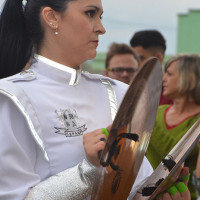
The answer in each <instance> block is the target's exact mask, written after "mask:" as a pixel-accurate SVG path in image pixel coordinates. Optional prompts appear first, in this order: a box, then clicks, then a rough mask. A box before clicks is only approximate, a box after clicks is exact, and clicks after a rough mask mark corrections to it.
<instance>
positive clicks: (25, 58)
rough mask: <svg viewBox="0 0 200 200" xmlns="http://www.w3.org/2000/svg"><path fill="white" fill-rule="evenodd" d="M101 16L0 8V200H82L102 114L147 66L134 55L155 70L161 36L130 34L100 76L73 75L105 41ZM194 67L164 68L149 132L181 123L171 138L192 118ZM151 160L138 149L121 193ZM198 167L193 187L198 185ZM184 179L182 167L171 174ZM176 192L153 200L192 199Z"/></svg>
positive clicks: (94, 166)
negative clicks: (139, 158)
mask: <svg viewBox="0 0 200 200" xmlns="http://www.w3.org/2000/svg"><path fill="white" fill-rule="evenodd" d="M102 14H103V7H102V3H101V0H48V1H44V0H40V1H35V0H28V1H26V2H24V1H18V0H17V1H13V0H6V1H5V4H4V7H3V9H2V12H1V16H0V47H1V49H2V50H1V51H0V78H1V80H0V102H1V103H0V119H1V122H0V123H1V126H0V144H1V148H0V163H1V167H0V177H1V179H0V199H2V200H22V199H25V200H38V199H40V200H56V199H59V200H62V199H63V200H64V199H65V200H66V199H68V200H84V199H85V200H88V199H90V197H91V194H92V189H93V185H94V181H95V176H96V173H97V171H98V168H99V166H100V162H99V152H100V151H102V150H103V149H104V147H105V144H106V143H105V142H106V139H107V136H106V135H105V134H104V131H103V130H104V129H105V128H107V129H108V130H109V129H110V125H112V121H113V117H112V116H111V113H112V111H111V109H112V108H111V106H110V105H111V104H112V103H113V100H114V101H115V102H114V105H117V106H116V109H117V108H118V107H119V105H120V103H121V101H122V99H123V96H124V94H125V93H126V91H127V89H128V84H129V83H130V81H131V80H132V79H133V78H134V77H135V76H137V73H138V71H139V70H140V69H141V68H142V66H143V63H144V62H145V59H147V56H144V55H148V57H152V56H154V57H158V59H159V60H160V61H161V62H162V60H163V57H164V52H165V49H166V46H165V40H164V39H163V38H162V37H161V42H162V43H164V45H161V46H160V44H157V43H155V45H154V46H152V44H150V46H148V45H147V46H143V45H142V43H141V42H142V41H143V40H141V41H140V42H136V41H137V39H136V38H137V37H136V35H135V36H134V37H133V38H132V39H131V45H130V46H129V45H126V44H117V43H114V44H112V46H111V47H110V50H109V51H108V53H107V58H106V69H105V72H104V73H105V76H102V75H98V74H96V75H94V74H90V73H89V72H84V71H82V69H81V67H80V66H81V64H82V63H84V62H85V61H87V60H91V59H94V58H95V56H96V54H97V51H96V49H97V46H98V42H99V41H100V36H101V35H103V34H105V32H106V30H105V28H104V26H103V24H102V21H101V18H102ZM83 30H84V31H83ZM147 32H149V33H150V34H152V33H156V34H159V33H158V32H157V31H147ZM143 33H145V34H146V32H143ZM143 33H142V34H143ZM139 35H140V33H139V32H138V34H137V36H138V38H139ZM144 38H146V39H148V37H147V36H144ZM155 38H156V39H157V38H159V36H156V37H155ZM150 40H151V39H150ZM138 41H139V40H138ZM144 41H147V40H144ZM152 41H153V39H152ZM140 52H143V53H144V52H146V53H144V55H143V54H142V53H140ZM143 58H144V59H143ZM199 59H200V58H199V56H197V55H182V56H177V57H173V58H172V59H171V60H169V61H168V62H167V64H166V66H165V69H164V76H163V95H164V96H165V97H167V98H168V99H170V100H173V104H172V102H170V105H169V104H168V105H167V106H165V105H163V107H162V106H161V107H159V110H161V111H160V112H159V113H161V114H159V113H158V116H161V117H162V118H163V123H162V124H161V123H160V122H159V121H158V122H157V121H156V124H157V123H159V125H160V126H162V128H163V126H166V129H167V131H168V130H173V129H175V128H176V126H179V125H180V124H181V127H180V128H178V131H180V133H181V134H179V135H180V136H179V138H180V137H181V136H182V135H184V133H185V131H186V129H189V127H190V126H191V125H192V124H193V123H194V122H195V121H196V120H197V119H198V117H199V112H200V109H199V96H198V87H199V86H200V84H199V80H200V79H199V76H200V70H198V67H199V65H200V62H199ZM190 65H191V66H192V67H191V66H190ZM190 67H191V68H190ZM185 73H186V74H187V75H188V74H189V73H191V76H189V77H186V76H185ZM115 79H117V80H115ZM179 79H180V80H179ZM186 79H187V88H185V85H184V84H185V82H184V81H185V80H186ZM191 80H192V83H191ZM194 80H195V82H194ZM173 81H174V82H173ZM123 82H124V83H123ZM174 83H176V84H174ZM173 84H174V85H173ZM108 96H109V97H110V98H108ZM111 101H112V102H111ZM158 118H159V117H158ZM158 120H160V118H159V119H158ZM189 120H190V121H191V122H190V124H188V121H189ZM185 121H187V124H186V125H185V126H186V129H184V130H183V127H182V124H183V123H184V122H185ZM154 130H155V131H153V134H152V136H153V137H152V139H151V140H150V146H149V149H151V144H153V143H154V141H155V140H156V139H155V140H154V135H155V138H158V137H162V138H163V139H164V138H166V140H167V137H168V135H169V134H168V133H167V131H166V133H165V132H160V130H158V128H156V126H155V129H154ZM176 133H177V132H176ZM158 134H163V135H162V136H159V135H158ZM177 135H178V133H177ZM165 136H166V137H165ZM175 137H176V135H174V136H173V139H174V138H175ZM179 138H178V137H177V138H175V142H177V141H178V139H179ZM175 142H174V143H171V146H170V147H166V148H163V147H162V146H158V147H156V148H157V149H156V150H157V151H159V152H160V153H161V150H163V152H162V155H161V157H162V156H164V154H166V153H167V151H168V150H169V148H172V147H173V145H175ZM197 153H198V151H195V154H194V157H193V158H194V159H193V158H192V159H193V161H194V163H192V167H193V168H191V170H195V166H196V162H195V161H196V160H197ZM151 154H152V151H151V150H147V157H146V156H145V157H144V159H143V162H142V164H141V168H140V170H139V172H138V176H137V178H136V181H135V184H134V185H133V187H132V190H131V191H130V193H135V192H137V188H138V187H139V185H141V184H142V183H143V182H144V181H145V180H146V179H147V178H148V176H150V175H151V173H152V172H153V168H155V167H156V165H157V163H159V162H160V160H159V159H160V157H159V158H153V157H152V155H151ZM147 158H148V159H147ZM125 159H128V158H125ZM152 160H153V161H152ZM154 161H155V164H153V162H154ZM199 162H200V161H199ZM199 162H198V163H197V169H196V175H195V176H194V177H195V178H196V179H195V180H198V178H199V176H200V174H199V170H198V166H199V165H198V164H199ZM151 165H152V166H153V168H152V166H151ZM188 166H189V169H190V165H188ZM188 173H189V172H188V170H187V168H185V167H183V169H182V173H181V175H184V176H188ZM190 173H192V171H191V172H190ZM189 182H190V181H189ZM197 182H198V181H196V183H197ZM179 183H181V184H182V186H180V184H179ZM179 183H175V184H174V185H173V186H170V187H169V188H168V189H167V190H166V191H164V192H162V194H160V195H159V196H158V197H157V199H159V200H174V199H182V200H189V199H190V193H191V194H192V195H193V192H192V191H190V188H189V190H188V189H187V184H188V180H182V181H180V182H179ZM194 185H195V184H194ZM196 185H197V184H196ZM196 185H195V186H196ZM189 187H190V186H189ZM195 189H196V190H198V187H197V186H196V187H195ZM174 191H175V192H174ZM131 198H132V197H131V196H128V197H127V199H128V200H131Z"/></svg>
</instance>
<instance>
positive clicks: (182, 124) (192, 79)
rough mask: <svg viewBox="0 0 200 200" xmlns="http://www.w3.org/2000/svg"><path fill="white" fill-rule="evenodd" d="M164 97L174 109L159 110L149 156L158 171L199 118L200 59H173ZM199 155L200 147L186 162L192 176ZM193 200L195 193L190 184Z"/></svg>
mask: <svg viewBox="0 0 200 200" xmlns="http://www.w3.org/2000/svg"><path fill="white" fill-rule="evenodd" d="M163 95H164V96H165V97H167V98H168V99H171V100H173V102H174V103H173V105H162V106H159V108H158V113H157V117H156V121H155V126H154V130H153V133H152V136H151V139H150V143H149V146H148V149H147V152H146V156H147V158H148V160H149V161H150V163H151V165H152V167H153V168H154V169H155V168H156V167H157V166H158V165H159V164H160V163H161V160H162V159H163V158H164V157H165V156H166V155H167V154H168V153H169V152H170V151H171V149H172V148H173V147H174V146H175V145H176V143H177V142H178V141H179V140H180V139H181V138H182V137H183V135H184V134H185V133H186V132H187V131H188V129H189V128H190V127H191V126H192V125H193V124H194V123H195V122H196V121H197V119H198V118H200V56H199V55H196V54H187V55H186V54H184V55H177V56H174V57H171V58H170V59H169V60H168V61H167V62H166V65H165V72H164V75H163ZM197 155H198V149H197V147H196V148H195V149H194V150H193V151H192V152H191V154H190V155H189V156H188V158H187V159H186V161H185V165H187V166H188V167H189V169H190V173H192V172H193V170H194V169H195V166H196V160H197ZM189 189H190V191H191V196H192V200H193V199H196V194H195V191H194V189H193V187H192V182H191V180H190V181H189Z"/></svg>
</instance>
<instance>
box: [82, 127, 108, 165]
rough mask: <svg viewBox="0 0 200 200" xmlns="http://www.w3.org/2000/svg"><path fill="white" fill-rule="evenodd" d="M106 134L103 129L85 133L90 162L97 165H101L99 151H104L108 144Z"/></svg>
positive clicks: (84, 142)
mask: <svg viewBox="0 0 200 200" xmlns="http://www.w3.org/2000/svg"><path fill="white" fill-rule="evenodd" d="M106 140H107V138H106V136H105V134H103V133H102V129H97V130H95V131H93V132H90V133H86V134H84V135H83V145H84V148H85V153H86V156H87V159H88V161H89V162H91V163H92V164H93V165H95V166H97V167H98V166H100V162H99V156H98V153H99V152H100V151H102V150H103V149H104V147H105V144H106Z"/></svg>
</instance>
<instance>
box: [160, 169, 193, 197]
mask: <svg viewBox="0 0 200 200" xmlns="http://www.w3.org/2000/svg"><path fill="white" fill-rule="evenodd" d="M179 178H180V179H182V180H183V181H181V182H180V181H179V182H177V183H175V184H174V185H173V186H172V187H170V188H169V189H168V190H167V192H166V193H163V194H160V195H158V196H157V198H156V200H180V199H181V200H191V197H190V191H189V190H188V188H187V184H188V180H189V168H188V167H184V168H183V169H182V171H181V174H180V176H179Z"/></svg>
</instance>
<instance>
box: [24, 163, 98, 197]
mask: <svg viewBox="0 0 200 200" xmlns="http://www.w3.org/2000/svg"><path fill="white" fill-rule="evenodd" d="M96 171H97V168H96V167H95V166H93V165H91V164H90V163H89V162H88V161H86V160H83V162H81V163H79V164H78V165H77V166H75V167H73V168H70V169H67V170H65V171H63V172H60V173H59V174H56V175H54V176H52V177H50V178H48V179H46V180H45V181H43V182H41V183H39V184H38V185H36V186H35V187H33V188H31V189H30V191H29V193H28V195H27V197H26V198H25V200H83V199H85V198H87V197H88V196H90V195H91V193H92V186H93V183H94V180H95V175H96Z"/></svg>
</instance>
